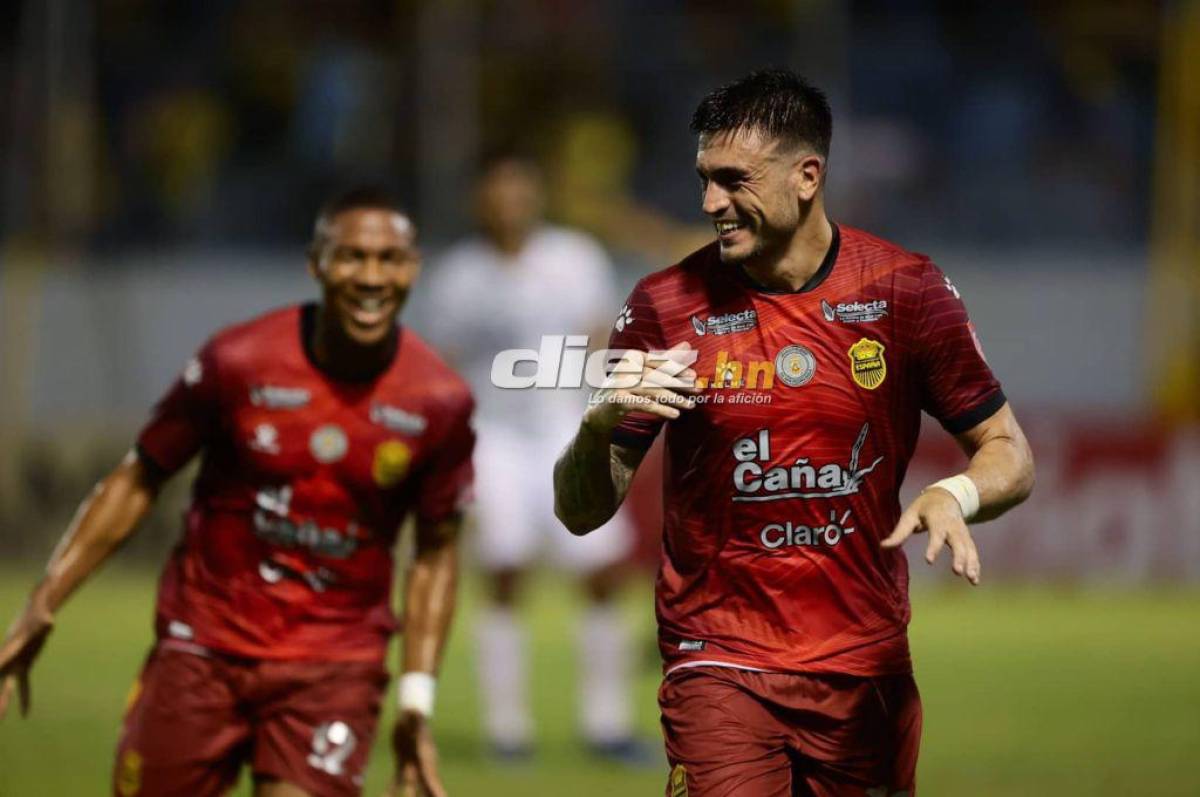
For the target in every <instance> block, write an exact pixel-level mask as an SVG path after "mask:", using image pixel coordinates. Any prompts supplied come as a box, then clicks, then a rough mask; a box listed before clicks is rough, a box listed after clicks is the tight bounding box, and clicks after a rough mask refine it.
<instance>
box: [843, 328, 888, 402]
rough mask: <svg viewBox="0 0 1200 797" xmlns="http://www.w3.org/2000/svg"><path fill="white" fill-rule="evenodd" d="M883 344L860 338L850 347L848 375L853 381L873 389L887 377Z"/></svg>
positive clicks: (862, 386) (860, 385)
mask: <svg viewBox="0 0 1200 797" xmlns="http://www.w3.org/2000/svg"><path fill="white" fill-rule="evenodd" d="M883 350H884V346H883V344H882V343H880V342H879V341H877V340H871V339H869V338H860V339H859V341H858V343H855V344H854V345H853V346H851V347H850V351H848V352H847V354H849V355H850V375H851V376H852V377H854V381H855V383H856V384H857V385H858V386H859V387H861V388H866V389H867V390H874V389H875V388H877V387H879V386H880V385H882V384H883V380H884V379H886V378H887V361H886V360H884V359H883Z"/></svg>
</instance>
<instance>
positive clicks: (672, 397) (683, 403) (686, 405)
mask: <svg viewBox="0 0 1200 797" xmlns="http://www.w3.org/2000/svg"><path fill="white" fill-rule="evenodd" d="M628 392H629V393H630V394H631V395H634V396H641V397H642V398H647V399H650V400H652V401H655V402H657V403H659V404H666V405H668V406H671V407H679V408H682V409H691V408H692V407H694V406H695V405H696V401H695V399H692V398H691V397H689V396H684V395H681V394H679V393H676V392H675V391H674V390H669V389H667V388H665V387H653V386H649V385H648V386H645V387H635V388H633V389H632V390H630V391H628Z"/></svg>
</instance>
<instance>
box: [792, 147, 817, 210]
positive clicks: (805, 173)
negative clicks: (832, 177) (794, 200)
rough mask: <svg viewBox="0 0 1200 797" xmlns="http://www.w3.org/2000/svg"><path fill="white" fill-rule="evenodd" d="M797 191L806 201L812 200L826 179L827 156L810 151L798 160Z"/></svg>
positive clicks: (795, 173)
mask: <svg viewBox="0 0 1200 797" xmlns="http://www.w3.org/2000/svg"><path fill="white" fill-rule="evenodd" d="M793 174H794V176H795V180H796V193H797V195H798V196H799V198H800V199H801V200H803V201H804V202H811V201H812V199H813V197H815V196H816V195H817V192H818V191H819V190H821V184H822V183H823V182H824V181H825V158H824V157H822V156H820V155H817V154H816V153H808V154H806V155H803V156H801V157H800V159H799V160H797V161H796V167H795V172H794V173H793Z"/></svg>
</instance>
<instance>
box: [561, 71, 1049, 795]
mask: <svg viewBox="0 0 1200 797" xmlns="http://www.w3.org/2000/svg"><path fill="white" fill-rule="evenodd" d="M692 129H693V131H694V132H695V133H696V134H698V136H699V148H698V152H697V156H696V168H697V172H698V173H699V176H700V182H701V190H702V196H703V210H704V212H705V213H706V214H707V215H708V216H709V218H710V219H711V220H712V222H713V225H714V227H715V229H716V233H717V237H718V240H717V241H716V242H714V243H712V244H710V245H709V246H706V247H704V248H703V249H701V250H699V251H697V252H695V253H694V254H692V255H691V256H689V257H687V258H686V259H684V260H683V261H682V262H681V263H679V264H678V265H676V266H673V267H671V268H669V269H666V270H664V271H660V272H658V273H655V274H652V275H650V276H648V277H646V278H645V279H643V280H642V281H641V282H640V283H639V284H638V285H637V287H636V288H635V289H634V291H633V293H632V295H631V296H630V297H629V300H628V302H627V305H626V307H627V311H626V312H625V313H623V322H624V323H623V324H622V327H621V328H620V329H619V330H617V331H616V332H615V333H614V334H613V336H612V341H611V343H610V346H611V347H612V348H616V349H627V350H630V353H629V354H628V355H626V362H625V364H624V367H625V368H628V367H630V366H633V367H635V368H639V369H641V371H642V373H644V375H645V376H644V378H643V379H642V380H640V381H639V382H637V384H635V385H633V386H628V385H627V383H626V382H623V381H620V379H619V378H618V377H620V376H621V375H620V374H617V373H614V377H613V378H612V379H610V382H609V384H607V385H606V386H605V387H604V388H602V389H601V390H600V391H599V392H598V393H597V394H596V395H595V396H594V397H593V403H592V406H591V407H589V409H588V410H587V412H586V413H585V414H584V417H583V422H582V424H581V425H580V428H579V431H578V433H577V434H576V436H575V438H574V440H573V441H572V442H571V445H570V446H569V448H568V449H567V451H566V452H564V454H563V456H562V457H561V458H560V460H559V462H558V465H557V466H556V470H555V486H556V499H557V512H558V514H559V517H560V518H561V519H562V520H563V522H564V523H565V524H566V525H567V526H568V527H569V528H570V529H571V530H572V531H573V532H575V533H576V534H586V533H587V532H588V531H589V530H590V529H591V528H593V527H594V526H595V525H597V524H598V523H600V522H603V520H604V519H605V518H606V517H607V516H608V515H609V514H610V513H611V512H612V511H613V509H614V508H615V507H616V506H617V505H619V504H620V502H621V499H622V497H623V495H624V492H625V490H626V488H627V487H628V485H629V481H630V479H631V477H632V475H633V473H634V471H635V470H636V468H637V466H638V464H639V462H640V461H641V459H642V456H643V453H644V451H645V450H646V449H647V448H648V447H649V445H650V442H651V441H652V440H653V439H654V437H655V436H656V435H657V434H658V432H659V431H660V429H661V428H662V427H663V426H664V425H665V426H666V453H665V469H664V478H665V485H664V500H665V507H664V509H665V512H664V515H665V520H664V526H665V528H664V543H663V563H662V567H661V570H660V572H659V577H658V583H657V611H658V617H659V643H660V648H661V651H662V654H663V657H664V660H665V668H664V669H665V677H664V681H663V685H662V689H661V691H660V699H659V702H660V707H661V711H662V723H663V729H664V733H665V736H666V743H667V755H668V758H669V759H670V762H671V765H672V769H671V775H670V779H669V782H668V787H667V794H668V795H672V796H674V795H685V794H686V795H691V796H692V797H711V796H712V795H734V794H736V795H742V794H753V795H763V796H764V797H765V796H768V795H771V796H774V795H793V794H806V795H871V796H874V795H910V794H912V793H913V791H914V789H915V772H916V759H917V748H918V744H919V739H920V729H921V705H920V699H919V697H918V694H917V690H916V686H915V684H914V682H913V679H912V675H911V661H910V658H909V651H908V642H907V634H906V627H907V624H908V619H909V603H908V594H907V591H908V569H907V563H906V560H905V558H904V556H903V554H902V552H901V551H900V550H899V546H900V545H901V543H903V542H904V540H905V539H906V538H907V537H908V536H910V535H911V534H913V533H914V532H919V531H923V532H927V533H928V535H929V545H928V548H927V550H926V559H927V560H928V561H929V562H930V563H933V562H934V560H935V559H936V558H937V556H938V554H939V552H940V551H941V549H942V548H944V547H949V548H950V549H951V554H952V567H953V570H954V572H955V573H956V574H958V575H960V576H962V577H964V578H965V579H967V580H968V581H969V582H970V583H972V584H977V583H978V582H979V578H980V564H979V557H978V554H977V552H976V549H975V545H974V543H973V541H972V539H971V535H970V532H969V531H968V529H967V525H966V523H967V522H968V521H971V520H975V521H981V520H987V519H989V518H992V517H996V516H997V515H999V514H1000V513H1002V512H1004V511H1006V510H1007V509H1009V508H1011V507H1012V506H1014V505H1016V504H1018V503H1020V502H1021V501H1022V500H1024V498H1025V497H1026V496H1027V495H1028V493H1029V491H1030V489H1031V488H1032V483H1033V463H1032V458H1031V455H1030V453H1029V448H1028V445H1027V443H1026V441H1025V437H1024V435H1023V434H1022V432H1021V429H1020V427H1019V426H1018V425H1017V422H1016V420H1015V418H1014V417H1013V413H1012V411H1011V409H1010V408H1009V406H1008V403H1007V401H1006V400H1005V397H1004V394H1003V392H1002V391H1001V389H1000V385H999V383H998V382H997V381H996V379H995V377H994V376H993V375H992V372H991V370H990V369H989V367H988V365H987V363H986V362H985V361H984V358H983V355H982V352H981V350H980V349H979V344H978V342H977V340H976V338H975V334H974V331H973V329H972V327H971V325H970V322H969V321H968V319H967V314H966V309H965V308H964V306H963V303H962V301H961V299H960V297H959V294H958V291H957V290H956V289H955V288H954V286H953V284H951V282H950V280H949V279H948V278H947V277H946V276H945V275H943V274H942V272H941V271H940V270H938V268H937V267H936V266H935V265H933V263H931V262H930V260H929V259H928V258H926V257H924V256H922V255H917V254H913V253H910V252H907V251H905V250H903V249H901V248H900V247H898V246H895V245H893V244H890V243H887V242H886V241H882V240H880V239H878V238H875V237H873V236H870V235H868V234H866V233H864V232H861V231H859V230H855V229H853V228H851V227H847V226H844V225H834V224H831V223H830V222H829V220H828V219H827V217H826V214H825V207H824V190H823V189H824V183H825V177H826V163H827V158H828V154H829V142H830V137H831V130H832V123H831V115H830V110H829V106H828V103H827V102H826V100H825V97H824V95H823V94H822V93H821V92H820V91H818V90H817V89H815V88H813V87H812V86H811V85H809V84H808V83H807V82H806V81H804V80H803V79H801V78H800V77H798V76H796V75H794V74H792V73H790V72H787V71H781V70H779V71H767V72H756V73H754V74H751V75H749V76H748V77H746V78H743V79H741V80H738V81H736V82H734V83H731V84H729V85H727V86H724V87H722V88H720V89H717V90H716V91H714V92H712V93H711V94H709V95H708V96H707V97H705V98H704V100H703V101H702V102H701V103H700V106H699V107H698V108H697V110H696V113H695V115H694V117H693V119H692ZM663 351H665V352H666V354H657V355H656V354H649V355H647V353H648V352H663ZM664 363H665V365H664ZM684 363H688V364H690V368H683V367H682V366H683V364H684ZM668 366H669V367H668ZM921 410H925V411H926V412H928V413H929V414H931V415H932V416H933V417H935V418H936V419H937V420H939V421H940V422H941V424H942V425H943V426H944V427H945V428H946V429H947V430H948V431H949V432H950V433H952V434H953V435H955V436H956V438H957V439H958V441H959V442H960V443H961V445H962V447H963V448H964V450H965V451H966V453H967V454H968V455H969V457H970V463H969V465H968V467H967V468H966V470H965V471H964V472H963V473H960V474H957V475H954V476H951V477H949V478H946V479H943V480H941V481H938V482H936V483H935V484H933V485H930V486H929V487H928V488H927V489H926V490H925V491H924V492H922V493H921V495H920V496H919V497H918V498H917V499H916V500H915V501H914V502H913V503H912V504H911V505H910V506H908V507H907V508H906V509H905V510H904V511H903V512H901V508H900V503H899V489H900V484H901V482H902V481H903V478H904V472H905V469H906V467H907V464H908V461H909V459H910V458H911V456H912V452H913V448H914V447H915V445H916V440H917V434H918V431H919V424H920V413H921Z"/></svg>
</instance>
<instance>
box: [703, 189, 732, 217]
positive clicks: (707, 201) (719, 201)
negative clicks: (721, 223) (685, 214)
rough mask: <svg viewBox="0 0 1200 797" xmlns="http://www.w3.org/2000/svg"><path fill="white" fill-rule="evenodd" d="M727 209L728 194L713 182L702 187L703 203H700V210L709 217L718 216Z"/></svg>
mask: <svg viewBox="0 0 1200 797" xmlns="http://www.w3.org/2000/svg"><path fill="white" fill-rule="evenodd" d="M727 207H729V193H728V192H727V191H726V190H725V189H723V188H721V186H719V185H717V184H716V183H715V182H711V181H710V182H709V184H708V185H706V186H705V187H704V201H703V202H702V203H701V209H703V210H704V212H705V213H707V214H708V215H710V216H719V215H720V214H721V213H722V212H724V210H725V209H726V208H727Z"/></svg>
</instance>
